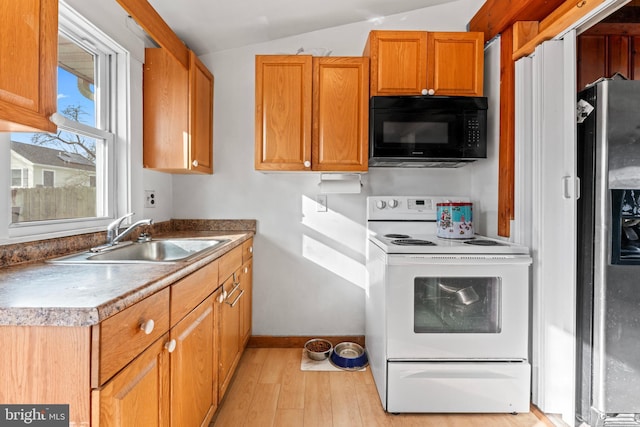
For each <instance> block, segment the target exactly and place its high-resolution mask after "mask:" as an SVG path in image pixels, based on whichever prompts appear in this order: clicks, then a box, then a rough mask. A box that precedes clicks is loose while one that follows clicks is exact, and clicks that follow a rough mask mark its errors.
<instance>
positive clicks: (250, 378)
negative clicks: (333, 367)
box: [210, 348, 553, 427]
mask: <svg viewBox="0 0 640 427" xmlns="http://www.w3.org/2000/svg"><path fill="white" fill-rule="evenodd" d="M301 357H302V349H299V348H248V349H246V350H245V353H244V355H243V356H242V359H241V360H240V364H239V366H238V371H237V373H236V375H235V378H234V379H233V381H232V383H231V386H230V388H229V390H228V391H227V395H226V396H225V398H224V400H223V402H222V404H221V406H220V408H219V409H218V412H217V413H216V415H215V416H214V419H213V421H212V422H211V426H210V427H242V426H247V427H249V426H250V427H259V426H273V427H312V426H322V427H359V426H362V427H374V426H387V427H546V426H553V424H552V423H551V422H550V421H549V420H548V419H545V417H544V416H543V415H540V417H541V418H538V417H536V415H535V414H534V413H533V412H530V413H526V414H517V415H511V414H473V415H471V414H464V415H445V414H420V415H408V414H400V415H391V414H387V413H385V412H384V411H383V410H382V406H381V405H380V400H379V399H378V394H377V391H376V388H375V384H374V382H373V377H372V376H371V370H370V369H367V370H366V371H359V372H348V371H340V372H317V371H301V370H300V358H301Z"/></svg>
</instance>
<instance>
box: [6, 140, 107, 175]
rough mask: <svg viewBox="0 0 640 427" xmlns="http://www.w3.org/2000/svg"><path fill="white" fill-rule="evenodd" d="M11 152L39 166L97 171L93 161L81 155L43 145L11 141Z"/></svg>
mask: <svg viewBox="0 0 640 427" xmlns="http://www.w3.org/2000/svg"><path fill="white" fill-rule="evenodd" d="M11 151H14V152H16V153H17V154H19V155H21V156H22V157H24V158H25V159H27V160H28V161H30V162H31V163H34V164H38V165H44V166H52V167H53V166H55V167H61V168H70V169H79V170H85V171H95V169H96V166H95V165H94V164H93V162H92V161H91V160H89V159H87V158H86V157H84V156H82V155H80V154H77V153H70V152H68V151H62V150H56V149H55V148H48V147H43V146H41V145H32V144H25V143H23V142H16V141H11Z"/></svg>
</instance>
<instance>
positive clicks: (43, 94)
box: [0, 0, 58, 132]
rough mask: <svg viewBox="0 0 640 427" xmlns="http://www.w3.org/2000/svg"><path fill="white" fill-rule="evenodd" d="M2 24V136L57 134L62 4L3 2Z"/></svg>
mask: <svg viewBox="0 0 640 427" xmlns="http://www.w3.org/2000/svg"><path fill="white" fill-rule="evenodd" d="M0 22H2V23H3V25H0V58H2V61H3V65H2V72H0V131H2V132H14V131H17V132H24V131H30V132H34V131H35V132H37V131H45V132H55V131H56V126H55V125H54V124H53V123H52V122H51V121H50V120H49V117H50V116H51V114H53V113H55V112H56V108H57V107H56V95H57V93H56V89H57V83H56V79H57V61H58V1H57V0H30V1H6V2H3V4H2V8H1V9H0Z"/></svg>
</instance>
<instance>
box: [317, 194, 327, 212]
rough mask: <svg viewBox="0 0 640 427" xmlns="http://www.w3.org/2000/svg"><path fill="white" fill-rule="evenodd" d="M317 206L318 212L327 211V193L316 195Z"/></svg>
mask: <svg viewBox="0 0 640 427" xmlns="http://www.w3.org/2000/svg"><path fill="white" fill-rule="evenodd" d="M316 208H317V210H318V212H326V211H327V195H326V194H318V195H317V196H316Z"/></svg>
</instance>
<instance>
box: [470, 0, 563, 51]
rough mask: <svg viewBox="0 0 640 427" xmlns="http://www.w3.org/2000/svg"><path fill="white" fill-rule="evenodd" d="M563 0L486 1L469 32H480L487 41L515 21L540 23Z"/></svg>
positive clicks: (471, 24)
mask: <svg viewBox="0 0 640 427" xmlns="http://www.w3.org/2000/svg"><path fill="white" fill-rule="evenodd" d="M563 1H564V0H487V1H486V2H485V3H484V4H483V5H482V7H481V8H480V10H479V11H478V12H477V13H476V14H475V15H474V16H473V18H471V21H470V22H469V31H482V32H483V33H484V40H485V41H488V40H491V39H492V38H494V37H495V36H497V35H498V34H500V33H502V32H503V31H504V30H506V29H507V28H510V27H511V26H512V25H513V23H514V22H517V21H541V20H542V19H544V18H545V17H546V16H547V15H549V14H550V13H551V12H553V11H554V10H555V9H556V8H557V7H558V6H560V5H561V4H562V3H563Z"/></svg>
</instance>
